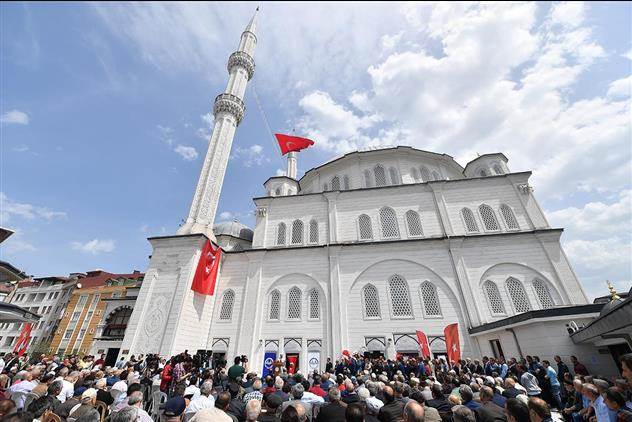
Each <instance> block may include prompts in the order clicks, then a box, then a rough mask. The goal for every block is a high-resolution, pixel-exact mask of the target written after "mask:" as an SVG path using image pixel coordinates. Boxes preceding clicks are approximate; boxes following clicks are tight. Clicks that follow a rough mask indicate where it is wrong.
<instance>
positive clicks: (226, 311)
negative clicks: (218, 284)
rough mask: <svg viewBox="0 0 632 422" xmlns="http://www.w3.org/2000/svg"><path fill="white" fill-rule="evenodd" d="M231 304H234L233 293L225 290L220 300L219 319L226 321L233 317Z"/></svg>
mask: <svg viewBox="0 0 632 422" xmlns="http://www.w3.org/2000/svg"><path fill="white" fill-rule="evenodd" d="M233 303H235V292H233V291H232V290H227V291H226V293H224V298H223V299H222V309H221V311H220V313H219V319H221V320H224V321H227V320H230V318H231V317H232V316H233Z"/></svg>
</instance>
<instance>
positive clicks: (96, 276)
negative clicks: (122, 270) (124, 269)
mask: <svg viewBox="0 0 632 422" xmlns="http://www.w3.org/2000/svg"><path fill="white" fill-rule="evenodd" d="M144 276H145V274H144V273H141V272H140V271H135V272H133V273H131V274H113V273H108V272H106V271H101V270H99V271H88V273H87V277H85V278H82V279H80V280H79V283H80V284H81V288H83V289H86V288H91V287H101V286H105V284H106V283H107V281H108V280H110V279H113V278H114V279H117V278H125V279H132V280H138V279H140V278H143V277H144Z"/></svg>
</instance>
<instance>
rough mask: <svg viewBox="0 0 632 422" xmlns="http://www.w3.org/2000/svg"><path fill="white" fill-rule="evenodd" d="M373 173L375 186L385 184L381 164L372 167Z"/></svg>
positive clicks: (384, 173) (384, 174) (384, 175)
mask: <svg viewBox="0 0 632 422" xmlns="http://www.w3.org/2000/svg"><path fill="white" fill-rule="evenodd" d="M373 174H374V176H375V186H386V172H385V171H384V167H383V166H382V165H381V164H377V165H376V166H375V167H373Z"/></svg>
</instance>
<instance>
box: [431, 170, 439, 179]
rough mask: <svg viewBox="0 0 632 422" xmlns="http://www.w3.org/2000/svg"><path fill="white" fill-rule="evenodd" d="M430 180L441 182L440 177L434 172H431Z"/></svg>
mask: <svg viewBox="0 0 632 422" xmlns="http://www.w3.org/2000/svg"><path fill="white" fill-rule="evenodd" d="M432 180H441V176H439V173H437V172H436V171H433V172H432Z"/></svg>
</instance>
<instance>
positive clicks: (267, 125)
mask: <svg viewBox="0 0 632 422" xmlns="http://www.w3.org/2000/svg"><path fill="white" fill-rule="evenodd" d="M252 94H253V96H254V97H255V103H257V108H258V109H259V114H261V119H262V120H263V123H264V124H265V126H266V129H267V130H268V134H269V135H270V141H271V142H272V146H273V149H274V150H277V151H279V152H281V150H280V146H279V144H278V143H277V141H276V138H275V137H274V133H273V132H272V128H271V127H270V123H269V122H268V118H267V117H266V113H265V111H263V107H262V106H261V102H260V101H259V94H257V88H256V84H255V79H254V78H253V79H252ZM278 157H279V162H280V163H281V168H283V167H284V166H285V163H284V162H283V159H282V158H281V155H280V154H279V155H278Z"/></svg>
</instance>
